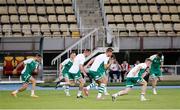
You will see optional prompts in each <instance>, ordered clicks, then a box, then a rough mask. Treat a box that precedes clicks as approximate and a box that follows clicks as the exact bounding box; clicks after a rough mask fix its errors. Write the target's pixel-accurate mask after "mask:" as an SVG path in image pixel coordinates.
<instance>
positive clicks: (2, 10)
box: [0, 6, 8, 15]
mask: <svg viewBox="0 0 180 110" xmlns="http://www.w3.org/2000/svg"><path fill="white" fill-rule="evenodd" d="M7 13H8V9H7V7H6V6H0V14H1V15H2V14H7Z"/></svg>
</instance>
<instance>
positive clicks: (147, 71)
mask: <svg viewBox="0 0 180 110" xmlns="http://www.w3.org/2000/svg"><path fill="white" fill-rule="evenodd" d="M148 74H149V68H146V70H145V72H144V73H143V74H142V78H144V77H145V76H146V75H148Z"/></svg>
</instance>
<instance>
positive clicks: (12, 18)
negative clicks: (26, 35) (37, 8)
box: [10, 15, 19, 23]
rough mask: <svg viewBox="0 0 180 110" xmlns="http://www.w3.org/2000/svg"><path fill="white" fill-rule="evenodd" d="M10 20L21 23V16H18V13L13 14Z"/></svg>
mask: <svg viewBox="0 0 180 110" xmlns="http://www.w3.org/2000/svg"><path fill="white" fill-rule="evenodd" d="M10 22H11V23H19V16H17V15H11V16H10Z"/></svg>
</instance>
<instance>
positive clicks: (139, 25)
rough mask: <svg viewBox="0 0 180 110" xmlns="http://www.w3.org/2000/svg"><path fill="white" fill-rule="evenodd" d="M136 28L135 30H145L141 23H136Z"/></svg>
mask: <svg viewBox="0 0 180 110" xmlns="http://www.w3.org/2000/svg"><path fill="white" fill-rule="evenodd" d="M136 30H137V31H145V27H144V24H143V23H138V24H136Z"/></svg>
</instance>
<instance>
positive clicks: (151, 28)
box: [145, 23, 154, 31]
mask: <svg viewBox="0 0 180 110" xmlns="http://www.w3.org/2000/svg"><path fill="white" fill-rule="evenodd" d="M145 28H146V30H147V31H154V25H153V24H152V23H147V24H145Z"/></svg>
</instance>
